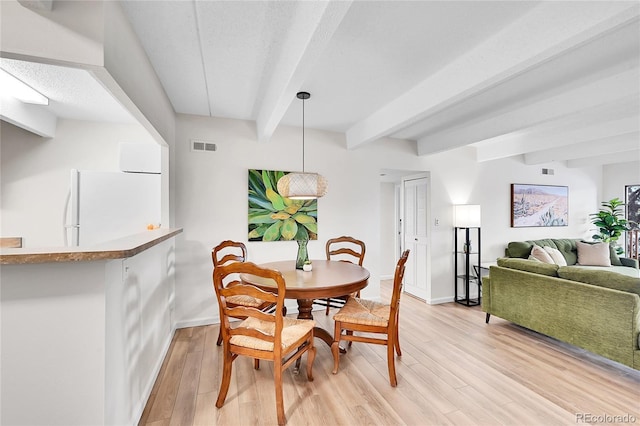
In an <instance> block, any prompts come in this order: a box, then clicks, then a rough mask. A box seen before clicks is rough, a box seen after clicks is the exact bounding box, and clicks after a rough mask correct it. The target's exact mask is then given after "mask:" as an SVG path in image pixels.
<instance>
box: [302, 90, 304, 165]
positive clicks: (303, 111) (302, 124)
mask: <svg viewBox="0 0 640 426" xmlns="http://www.w3.org/2000/svg"><path fill="white" fill-rule="evenodd" d="M302 173H304V98H303V99H302Z"/></svg>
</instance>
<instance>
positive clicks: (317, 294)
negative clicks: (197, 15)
mask: <svg viewBox="0 0 640 426" xmlns="http://www.w3.org/2000/svg"><path fill="white" fill-rule="evenodd" d="M311 262H312V264H313V270H311V271H309V272H305V271H302V270H300V269H296V262H295V260H284V261H280V262H269V263H262V264H260V265H259V266H260V267H262V268H269V269H276V270H278V271H280V273H282V276H283V277H284V280H285V283H286V286H287V291H286V293H285V298H286V299H296V300H297V302H298V318H300V319H313V314H312V313H311V310H312V307H313V300H314V299H326V298H330V297H339V296H345V295H347V294H352V293H356V292H357V291H359V290H362V289H363V288H365V287H366V286H367V284H368V282H369V271H368V270H366V269H365V268H363V267H362V266H358V265H356V264H353V263H350V262H340V261H335V260H312V261H311ZM240 279H241V280H242V281H244V282H245V283H249V284H253V285H255V286H256V287H258V288H261V289H263V290H267V291H270V290H273V289H274V288H276V287H275V285H274V283H273V281H271V280H268V279H264V278H261V277H256V276H254V275H249V274H242V275H241V276H240ZM314 334H315V337H319V338H320V339H322V340H323V341H324V342H325V343H326V344H327V345H329V346H331V344H332V343H333V336H332V335H331V334H330V333H329V332H328V331H326V330H325V329H323V328H320V327H316V328H315V329H314Z"/></svg>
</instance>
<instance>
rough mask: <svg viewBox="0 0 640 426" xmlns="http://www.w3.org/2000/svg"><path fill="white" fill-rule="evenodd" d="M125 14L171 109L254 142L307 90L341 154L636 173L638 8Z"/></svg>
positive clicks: (606, 4)
mask: <svg viewBox="0 0 640 426" xmlns="http://www.w3.org/2000/svg"><path fill="white" fill-rule="evenodd" d="M122 5H123V8H124V10H125V13H126V15H127V16H128V18H129V20H130V21H131V23H132V25H133V27H134V30H135V32H136V33H137V34H138V37H139V38H140V40H141V43H142V45H143V47H144V49H145V51H146V52H147V54H148V56H149V58H150V60H151V62H152V64H153V66H154V68H155V70H156V72H157V74H158V76H159V78H160V80H161V82H162V84H163V86H164V88H165V90H166V92H167V94H168V96H169V98H170V100H171V102H172V104H173V107H174V109H175V110H176V112H179V113H186V114H197V115H205V116H219V117H230V118H237V119H244V120H253V121H255V122H256V133H257V137H258V139H259V140H260V141H263V142H267V141H268V140H269V138H270V137H271V135H272V133H273V131H274V130H275V128H276V127H277V126H278V125H279V124H285V125H291V126H300V125H301V120H302V113H301V105H300V102H301V101H299V100H297V99H296V98H295V94H296V92H298V91H300V90H305V91H309V92H311V95H312V96H311V99H309V100H308V101H306V103H305V109H306V114H305V125H306V127H309V128H316V129H324V130H330V131H337V132H344V133H346V138H347V144H348V146H349V147H350V148H356V147H358V146H360V145H363V144H366V143H369V142H371V141H373V140H376V139H379V138H381V137H390V138H402V139H410V140H415V141H416V144H417V152H418V154H420V155H427V154H429V153H434V152H440V151H443V150H448V149H451V148H455V147H459V146H463V145H472V146H474V147H476V150H477V155H478V159H479V160H480V161H486V160H491V159H496V158H502V157H505V156H515V155H517V156H520V158H522V161H524V162H525V163H527V164H542V163H548V162H551V161H566V162H567V164H568V165H569V166H575V167H581V166H588V165H592V164H609V163H616V162H621V161H638V160H640V137H639V132H640V54H639V53H640V37H639V34H640V4H639V3H638V2H636V1H632V2H624V1H602V2H599V1H585V2H579V1H547V2H528V1H502V2H499V1H475V2H469V1H460V2H459V1H406V2H405V1H353V2H351V1H331V2H319V1H314V2H311V1H193V0H186V1H138V0H135V1H123V2H122ZM53 7H54V8H55V1H54V3H53ZM2 66H3V67H5V62H4V60H3V63H2ZM58 71H59V70H58ZM37 72H38V73H44V71H43V70H37ZM23 73H26V74H28V72H25V71H23ZM32 73H33V70H32ZM62 78H63V76H53V77H51V79H50V80H48V81H56V80H58V79H62ZM66 78H67V80H65V81H69V79H70V81H76V82H77V81H79V77H78V76H67V77H66ZM27 80H28V78H27ZM28 82H29V81H28ZM54 84H55V83H54ZM33 85H34V86H36V84H33ZM45 86H46V84H43V87H42V90H41V91H42V92H43V93H44V94H45V95H47V93H46V92H47V88H46V87H45ZM76 87H77V86H76ZM36 88H38V87H36ZM70 90H71V91H73V89H70ZM82 90H84V89H82ZM82 90H80V91H82ZM78 91H79V90H78V89H75V92H76V95H79V96H82V93H78ZM69 93H71V92H69ZM91 96H92V97H93V99H95V102H93V104H94V105H98V104H100V103H102V102H103V101H104V100H100V101H99V102H98V99H99V98H100V95H97V94H92V95H91ZM85 97H86V96H85ZM68 98H73V96H68ZM52 99H54V101H55V102H57V99H56V98H55V97H54V98H52ZM67 101H68V102H70V103H71V105H74V102H75V101H74V100H71V99H67ZM67 101H63V100H60V104H61V105H60V106H59V108H60V114H65V109H64V108H63V107H62V105H63V104H66V102H67ZM105 102H107V101H105ZM113 102H115V101H113ZM53 105H56V104H55V103H54V104H53ZM75 105H76V106H77V105H78V104H77V102H76V103H75ZM92 108H93V109H96V107H95V106H86V105H85V106H84V107H82V108H77V111H76V113H77V114H82V112H81V111H80V110H83V111H84V113H89V111H91V110H92ZM116 109H117V108H116ZM97 110H98V111H101V113H102V115H103V116H104V115H105V114H104V113H105V109H104V108H102V107H98V109H97ZM66 113H67V114H72V113H71V110H70V109H67V110H66ZM114 114H116V115H117V114H118V113H117V112H115V109H114ZM122 119H125V118H122ZM129 119H130V117H129ZM389 143H393V141H390V142H389Z"/></svg>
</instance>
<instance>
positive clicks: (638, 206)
mask: <svg viewBox="0 0 640 426" xmlns="http://www.w3.org/2000/svg"><path fill="white" fill-rule="evenodd" d="M624 188H625V191H624V193H625V204H626V205H627V220H628V221H629V222H634V223H632V225H633V226H634V227H635V228H637V227H638V226H639V225H640V185H627V186H625V187H624Z"/></svg>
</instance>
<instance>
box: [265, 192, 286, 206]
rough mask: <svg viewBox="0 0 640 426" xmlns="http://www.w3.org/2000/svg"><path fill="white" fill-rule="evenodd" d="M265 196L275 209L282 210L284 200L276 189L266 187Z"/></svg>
mask: <svg viewBox="0 0 640 426" xmlns="http://www.w3.org/2000/svg"><path fill="white" fill-rule="evenodd" d="M267 198H268V199H269V201H271V204H273V208H274V209H275V210H284V208H285V205H284V201H282V197H281V196H280V194H278V193H277V192H276V191H274V190H273V189H271V188H267Z"/></svg>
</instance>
